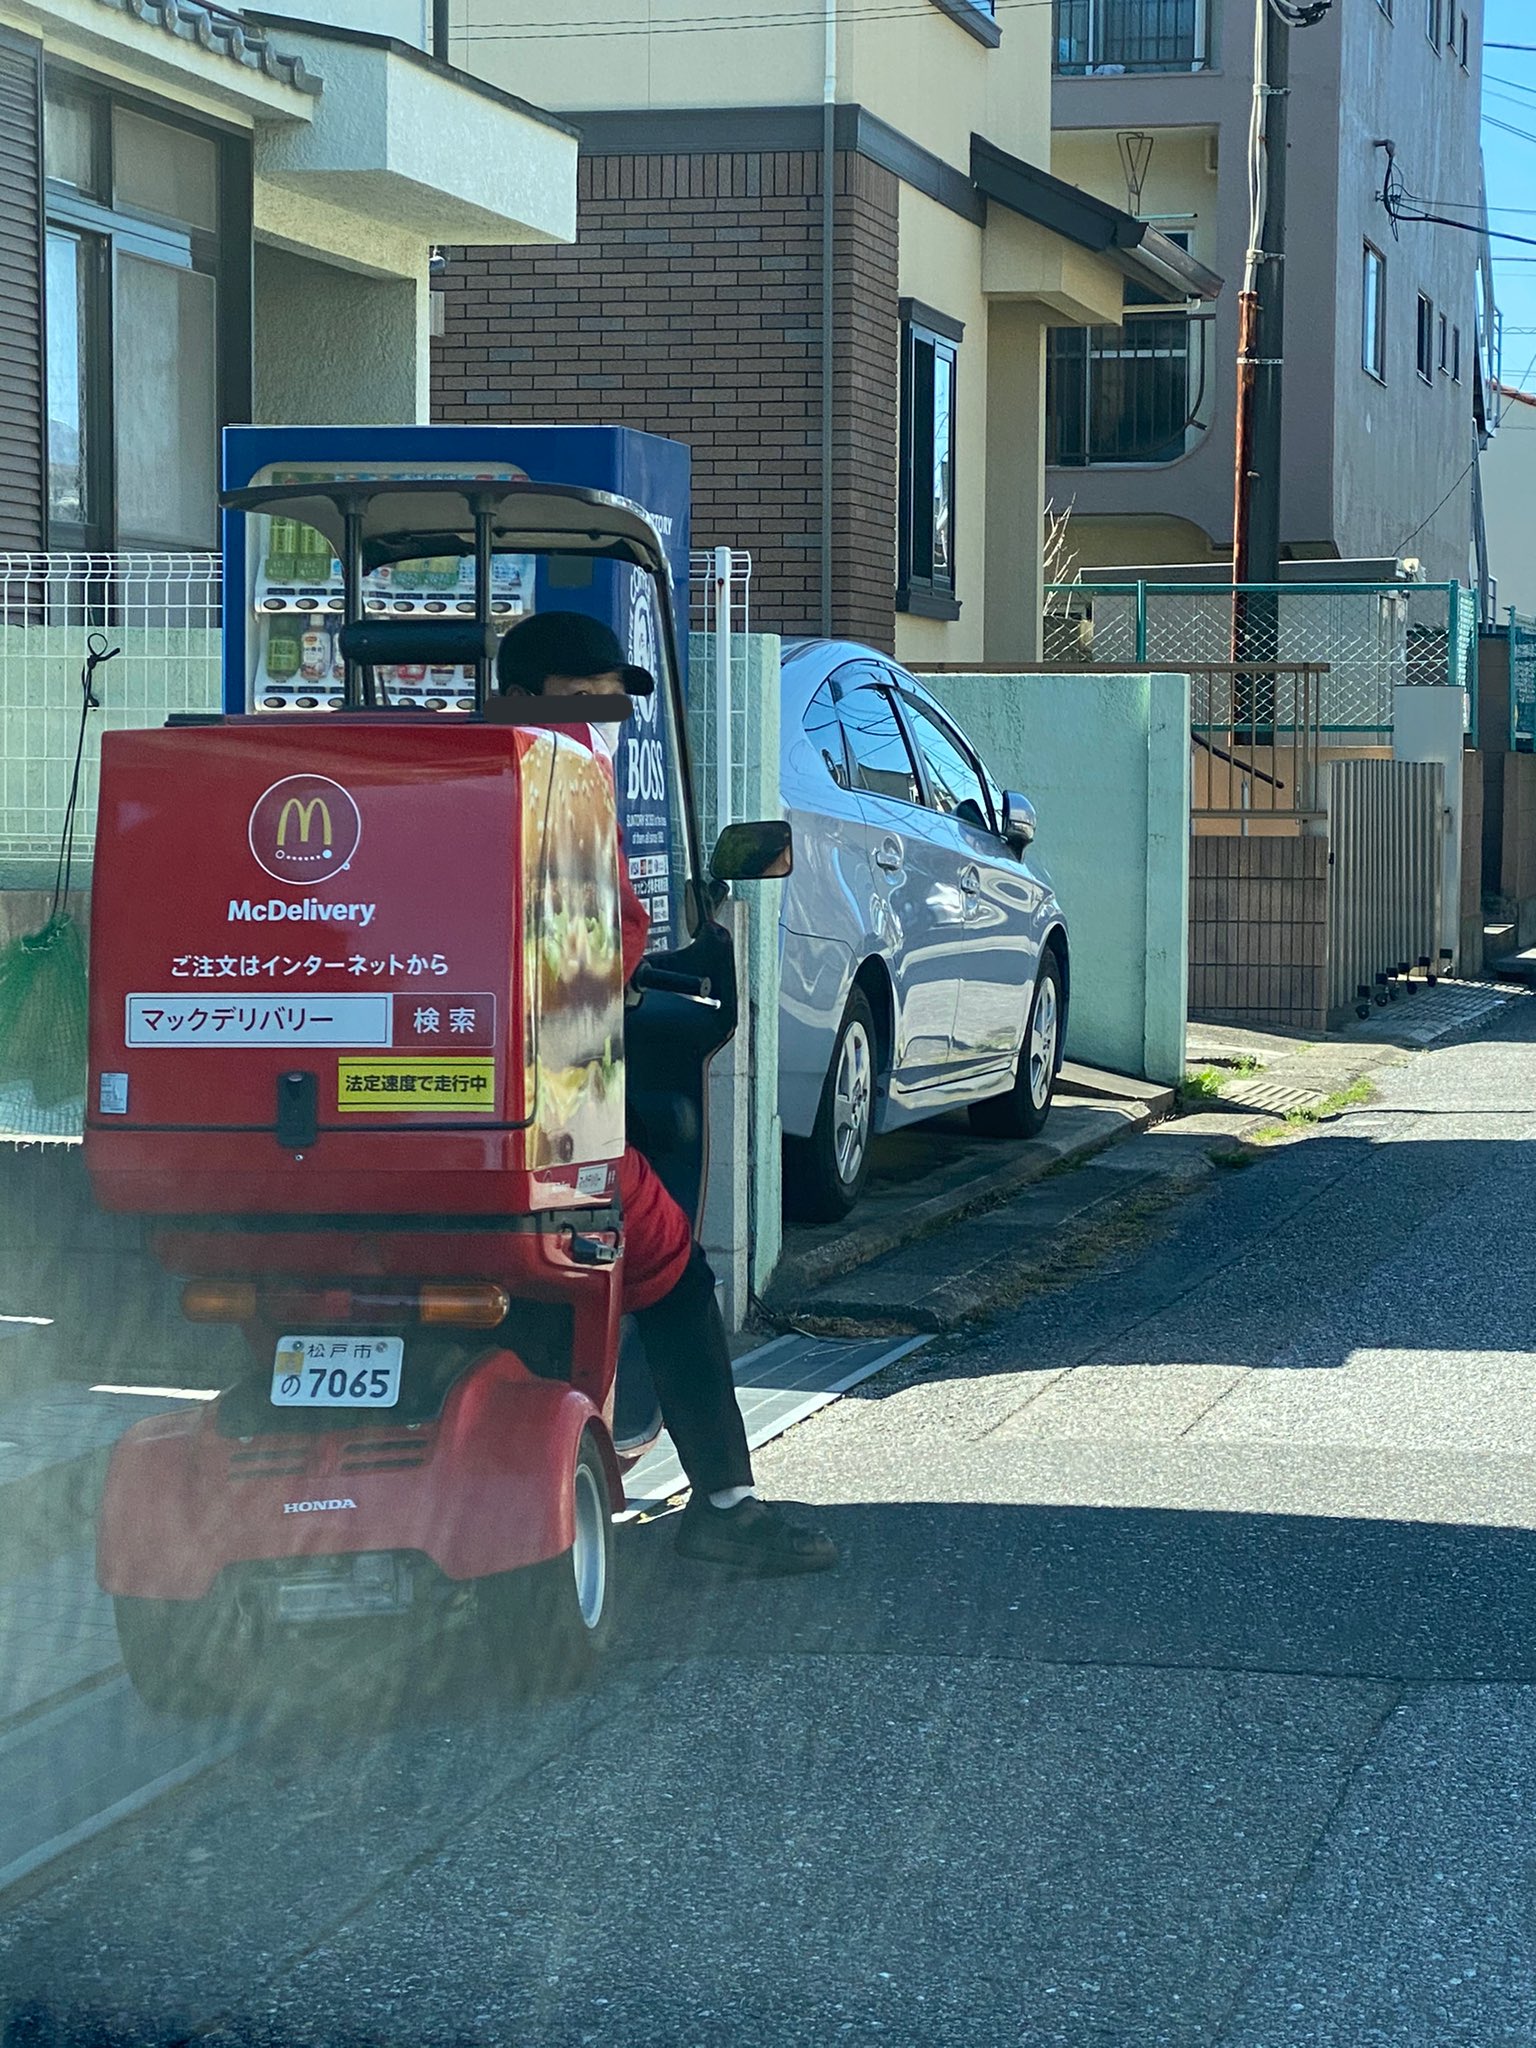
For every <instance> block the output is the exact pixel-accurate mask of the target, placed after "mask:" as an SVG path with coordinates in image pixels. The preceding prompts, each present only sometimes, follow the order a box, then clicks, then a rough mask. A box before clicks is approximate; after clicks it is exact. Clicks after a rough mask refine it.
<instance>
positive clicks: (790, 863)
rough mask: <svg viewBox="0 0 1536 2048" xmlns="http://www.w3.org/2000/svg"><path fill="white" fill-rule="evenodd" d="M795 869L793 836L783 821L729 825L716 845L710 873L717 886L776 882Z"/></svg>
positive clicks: (765, 820)
mask: <svg viewBox="0 0 1536 2048" xmlns="http://www.w3.org/2000/svg"><path fill="white" fill-rule="evenodd" d="M794 865H795V847H794V835H793V833H792V832H791V830H790V828H789V825H788V823H787V822H786V821H785V820H784V819H783V818H759V819H758V820H756V822H755V823H752V824H749V825H727V826H726V828H725V830H724V831H723V832H722V833H721V834H720V837H719V838H718V839H717V840H716V841H715V850H714V852H713V853H712V854H711V855H710V859H709V872H710V876H711V879H712V880H714V881H716V882H773V881H777V880H778V879H779V877H780V876H782V875H787V874H789V873H790V872H791V870H792V869H793V867H794Z"/></svg>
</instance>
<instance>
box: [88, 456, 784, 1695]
mask: <svg viewBox="0 0 1536 2048" xmlns="http://www.w3.org/2000/svg"><path fill="white" fill-rule="evenodd" d="M227 502H228V503H230V504H232V505H234V506H235V507H236V508H237V509H239V510H241V511H243V512H244V514H245V515H246V516H247V517H248V518H249V519H250V520H252V521H260V520H272V519H281V520H286V521H290V522H297V523H298V524H300V525H302V526H304V527H308V528H310V529H313V530H315V531H317V532H318V533H319V534H320V535H322V536H323V537H324V538H326V539H328V540H329V541H330V542H331V545H332V546H333V547H334V549H335V551H336V555H337V558H338V560H339V561H340V563H341V565H342V570H343V575H342V593H341V602H342V622H341V630H340V634H339V649H340V653H341V656H342V660H343V663H344V689H343V693H342V701H341V703H340V705H339V707H338V708H335V709H330V710H325V711H323V712H319V711H304V712H300V711H282V712H274V713H270V714H258V715H254V716H239V715H208V716H201V715H195V716H189V717H180V718H173V719H172V721H171V723H170V726H169V728H167V729H165V730H161V731H153V732H118V733H111V734H108V735H107V736H106V739H105V742H104V745H103V754H102V773H101V797H100V811H99V828H98V840H97V857H96V870H95V873H96V880H95V889H94V901H93V908H92V963H91V964H92V993H91V1081H90V1097H89V1102H90V1115H89V1118H88V1128H87V1132H86V1162H87V1166H88V1170H89V1172H90V1176H91V1179H92V1183H93V1186H94V1189H95V1192H96V1195H97V1198H98V1200H99V1201H100V1202H101V1203H102V1205H103V1206H104V1207H105V1208H108V1209H113V1210H121V1211H132V1212H138V1213H140V1214H145V1215H149V1216H152V1217H154V1218H156V1219H157V1223H156V1227H155V1230H154V1233H153V1243H154V1247H155V1250H156V1253H157V1256H158V1257H159V1258H160V1259H161V1260H162V1262H163V1263H164V1264H165V1265H166V1266H168V1267H169V1268H170V1270H171V1271H173V1272H174V1273H176V1274H178V1275H180V1276H183V1278H184V1280H185V1287H184V1293H183V1308H184V1312H185V1314H186V1315H187V1316H188V1317H189V1318H191V1319H192V1320H193V1321H194V1322H205V1323H231V1324H238V1325H239V1327H240V1330H241V1332H242V1333H243V1337H244V1340H245V1350H246V1354H247V1355H248V1358H249V1364H248V1367H247V1368H246V1369H245V1370H244V1371H243V1372H242V1373H241V1374H240V1375H239V1376H238V1377H237V1378H236V1379H235V1381H234V1383H233V1384H232V1385H229V1386H228V1387H227V1388H226V1389H225V1390H224V1391H223V1392H222V1393H221V1394H220V1395H219V1396H218V1398H217V1399H216V1400H214V1401H213V1402H211V1403H209V1404H208V1405H207V1406H204V1407H201V1408H199V1409H198V1410H196V1411H185V1410H184V1411H179V1412H175V1413H171V1414H166V1415H163V1416H158V1417H154V1418H151V1419H150V1420H148V1421H145V1422H142V1423H139V1424H137V1425H136V1426H135V1427H133V1428H132V1429H130V1430H129V1431H128V1432H127V1433H126V1435H125V1436H124V1437H123V1438H122V1439H121V1441H120V1442H119V1443H118V1445H117V1447H116V1449H115V1451H114V1453H113V1456H112V1460H111V1465H110V1469H109V1472H108V1475H107V1481H106V1489H105V1495H104V1498H103V1502H102V1508H101V1515H100V1522H99V1533H98V1550H97V1571H98V1577H99V1580H100V1583H101V1585H102V1587H103V1589H104V1590H105V1591H107V1592H109V1593H110V1594H112V1595H113V1597H114V1600H115V1605H116V1614H117V1626H118V1634H119V1639H120V1642H121V1646H122V1653H123V1659H124V1662H125V1664H126V1666H127V1669H128V1672H129V1675H130V1676H131V1678H132V1680H133V1682H134V1684H135V1686H136V1687H137V1688H138V1690H139V1692H140V1693H141V1695H142V1696H143V1697H144V1698H145V1699H146V1701H148V1702H149V1703H150V1704H151V1705H153V1706H156V1707H162V1708H169V1709H177V1710H191V1711H197V1710H209V1709H215V1708H226V1707H229V1706H231V1705H234V1704H236V1703H238V1701H239V1700H240V1698H241V1697H242V1696H243V1694H244V1692H245V1690H246V1689H247V1687H248V1686H249V1684H250V1682H251V1679H252V1677H253V1675H254V1671H255V1669H256V1667H257V1665H258V1663H259V1660H260V1659H261V1657H262V1655H263V1653H264V1651H265V1650H267V1649H270V1648H271V1647H273V1646H275V1645H278V1644H279V1643H281V1642H282V1641H283V1639H284V1638H285V1637H290V1636H292V1635H294V1634H296V1633H300V1632H304V1631H314V1630H316V1629H317V1628H323V1627H330V1628H335V1627H338V1626H351V1625H353V1624H357V1623H362V1622H368V1621H377V1620H378V1619H380V1618H383V1617H407V1616H415V1617H417V1618H418V1619H419V1620H423V1621H425V1622H426V1623H427V1624H428V1625H429V1626H430V1625H435V1624H436V1623H439V1622H443V1623H446V1622H448V1621H450V1620H453V1621H455V1622H456V1623H458V1624H463V1625H471V1626H473V1627H474V1628H475V1630H476V1631H477V1633H478V1636H479V1639H480V1640H481V1641H482V1642H483V1644H484V1646H485V1648H486V1649H487V1650H488V1651H489V1652H490V1654H491V1655H492V1656H493V1657H494V1658H495V1659H497V1661H498V1662H499V1663H500V1665H501V1666H502V1667H503V1668H504V1669H506V1670H507V1671H508V1672H509V1673H510V1674H512V1675H513V1676H515V1677H518V1678H521V1679H524V1680H526V1681H528V1682H530V1683H557V1684H558V1683H568V1682H571V1681H573V1680H575V1679H578V1678H579V1677H580V1676H581V1675H582V1674H583V1673H584V1672H586V1671H587V1670H588V1669H589V1668H590V1666H591V1665H592V1663H593V1660H594V1659H595V1657H596V1655H597V1653H598V1652H599V1650H600V1649H601V1646H602V1644H603V1641H604V1638H605V1636H606V1635H607V1634H608V1632H609V1627H610V1623H611V1617H612V1611H613V1550H612V1520H611V1518H612V1515H613V1513H614V1511H615V1510H616V1509H617V1508H619V1507H620V1506H621V1505H622V1501H623V1482H622V1472H623V1470H624V1469H625V1467H626V1464H627V1463H630V1462H633V1460H634V1459H635V1458H636V1457H638V1456H639V1455H640V1453H641V1452H642V1451H643V1450H644V1449H645V1448H646V1447H647V1446H648V1444H649V1443H650V1442H651V1441H653V1440H654V1438H655V1436H656V1434H657V1432H658V1429H659V1419H658V1417H657V1415H656V1412H655V1401H654V1396H651V1395H649V1393H648V1390H645V1389H642V1392H641V1395H640V1398H639V1399H638V1403H637V1402H636V1400H635V1399H634V1397H633V1395H632V1394H631V1395H630V1397H629V1398H626V1395H625V1390H624V1389H623V1388H620V1387H619V1386H618V1385H617V1380H618V1371H617V1368H618V1360H619V1353H620V1328H621V1320H620V1275H621V1270H622V1260H623V1256H624V1237H623V1219H622V1217H621V1216H620V1214H619V1213H618V1211H617V1209H616V1206H615V1190H616V1184H617V1174H616V1165H617V1161H618V1159H619V1158H620V1156H621V1154H622V1151H623V1147H624V1143H625V1131H626V1108H627V1110H628V1114H629V1117H630V1120H631V1128H632V1129H633V1130H634V1131H635V1132H636V1134H637V1136H638V1137H639V1139H640V1142H642V1144H643V1146H644V1148H645V1149H646V1151H647V1153H648V1155H649V1156H650V1157H651V1159H652V1162H653V1164H654V1165H655V1166H656V1168H657V1170H658V1172H659V1173H660V1174H661V1176H662V1178H663V1179H664V1180H665V1181H666V1182H667V1184H668V1185H669V1187H670V1188H671V1190H672V1192H673V1193H674V1194H675V1195H676V1196H677V1197H678V1199H679V1200H680V1201H681V1202H682V1204H683V1206H684V1207H685V1209H687V1210H689V1211H690V1212H691V1213H694V1214H697V1211H698V1207H699V1204H700V1201H701V1198H702V1191H703V1176H704V1167H705V1157H704V1153H705V1146H704V1123H705V1120H704V1083H705V1076H706V1072H707V1068H708V1064H709V1061H710V1058H711V1057H712V1055H713V1053H714V1052H715V1051H716V1050H717V1049H718V1047H719V1046H720V1045H722V1044H723V1043H724V1042H725V1041H726V1040H727V1039H728V1038H729V1036H730V1035H731V1033H732V1031H733V1029H734V1027H735V1021H736V1020H735V987H736V983H735V973H734V968H733V964H732V957H731V941H730V936H729V933H728V932H727V931H726V929H725V928H724V927H723V926H722V925H721V924H720V923H719V922H718V921H717V920H716V917H715V915H714V912H715V910H716V909H717V908H718V905H719V902H720V900H721V897H722V895H723V885H724V884H725V883H728V882H730V881H738V880H747V879H752V878H756V877H762V876H766V875H770V874H779V873H784V872H787V869H788V864H789V858H790V854H789V828H788V826H787V825H785V824H783V823H782V822H779V821H768V822H766V823H764V824H761V825H737V826H731V827H728V828H727V830H726V831H725V832H724V833H723V834H722V835H721V838H720V841H719V843H718V845H717V847H716V849H715V853H714V857H713V861H712V863H711V867H710V871H709V873H708V875H706V874H704V873H703V872H702V871H701V868H700V864H699V860H698V831H697V822H696V817H695V812H694V807H693V798H692V789H691V783H690V776H689V761H688V749H687V743H686V733H685V727H684V723H683V717H682V701H681V693H680V687H679V681H678V664H677V656H676V643H675V637H674V628H673V623H672V609H671V603H670V592H669V581H668V573H667V564H666V556H665V553H664V550H663V545H662V541H661V539H660V537H659V536H658V534H657V531H656V529H655V527H654V526H653V525H652V523H651V522H650V520H649V519H648V518H647V516H646V515H645V514H644V513H643V512H642V511H641V510H640V509H639V508H638V507H636V506H633V505H631V504H629V503H627V502H625V501H623V500H621V499H617V498H614V497H610V496H608V495H606V494H604V493H601V492H597V491H591V490H577V489H567V488H564V487H560V486H554V485H540V484H531V483H526V482H518V483H504V482H494V481H493V482H486V481H483V480H482V481H474V480H465V481H463V482H462V483H460V482H449V483H445V482H443V481H440V480H427V479H420V480H412V481H405V482H400V481H395V482H362V481H347V480H342V481H338V482H336V483H334V484H326V483H308V484H306V485H304V486H303V487H302V488H297V487H294V486H291V485H262V486H257V487H255V488H252V489H248V490H245V491H242V492H237V493H233V494H231V497H230V498H229V500H227ZM503 552H506V553H510V554H515V555H517V556H520V557H524V558H526V557H529V556H539V555H547V556H561V557H568V558H576V559H577V561H578V562H579V561H580V560H581V559H582V558H586V559H587V560H589V561H590V560H592V559H594V558H595V559H597V560H603V561H612V562H616V563H620V564H627V565H629V566H630V568H631V569H633V570H637V571H640V572H642V573H643V574H644V576H645V577H647V578H649V580H650V584H651V587H652V591H653V594H654V602H655V613H656V617H657V618H658V620H659V622H660V627H661V631H660V635H659V647H658V650H657V667H658V671H659V672H658V676H657V691H658V696H659V699H660V703H659V707H658V710H657V716H658V717H659V718H660V719H661V720H662V721H663V726H664V730H665V733H666V737H667V740H668V743H669V744H668V746H667V748H666V754H667V757H668V759H669V761H670V764H671V766H670V781H671V788H670V791H669V797H670V805H669V809H670V815H671V820H672V834H671V845H670V847H669V848H668V851H667V860H668V862H669V863H670V866H671V879H672V880H673V882H675V884H676V886H677V889H678V892H679V897H680V901H681V905H682V911H681V917H680V920H679V922H680V923H682V924H683V925H685V926H686V933H685V934H680V936H683V938H684V942H683V943H682V944H681V945H680V946H678V947H677V949H676V950H674V951H672V952H670V953H663V954H653V955H651V956H650V957H649V958H648V959H647V960H646V962H645V963H644V964H643V966H642V969H641V971H640V972H639V973H638V974H637V976H636V977H635V981H636V984H638V987H639V989H640V990H643V999H642V1000H640V1001H639V1002H638V1003H637V1002H636V1001H635V994H634V993H633V992H632V993H631V995H630V998H629V1001H628V1002H626V991H625V987H624V977H623V966H622V954H621V947H620V924H619V884H618V868H617V858H618V856H617V851H616V849H617V834H616V815H615V790H614V783H613V777H612V771H611V769H610V767H609V765H608V763H607V762H606V760H605V759H604V757H603V754H602V751H601V749H599V748H595V747H594V746H593V745H592V744H591V737H592V736H591V734H590V731H589V729H588V727H587V726H586V724H585V723H584V721H585V720H586V719H589V718H593V717H601V718H603V719H605V720H611V719H613V718H615V717H616V716H617V715H620V714H623V713H624V712H626V711H627V709H628V708H629V707H628V706H627V704H626V703H625V702H624V701H623V700H619V701H618V702H617V703H616V701H615V700H614V699H611V698H604V699H601V700H595V699H590V698H588V699H578V698H568V699H565V700H563V701H562V700H551V699H549V698H540V699H537V700H528V701H522V700H517V704H518V708H517V709H516V710H515V711H513V710H512V709H511V708H510V707H511V703H512V701H513V700H506V699H502V698H498V697H496V696H495V695H494V694H493V693H492V691H491V689H490V682H491V675H492V663H493V658H494V653H495V646H496V626H495V622H494V621H493V617H492V610H491V599H490V592H491V585H492V564H493V562H494V560H495V558H496V557H497V556H498V555H499V554H501V553H503ZM451 555H459V556H465V555H470V556H472V557H473V559H474V563H475V570H476V574H475V592H474V600H473V612H474V615H473V617H463V616H458V617H449V618H437V617H432V616H413V617H411V618H409V619H405V620H398V619H393V618H390V617H388V616H383V617H381V616H379V612H380V610H381V607H380V606H379V605H378V603H377V601H376V600H370V597H369V588H370V586H369V583H368V581H367V579H368V577H369V574H370V572H372V571H375V570H377V569H379V568H381V567H391V566H393V565H398V564H400V563H404V562H413V561H421V560H423V559H426V558H439V559H440V558H442V557H445V556H451ZM566 573H567V574H571V573H577V574H579V573H580V572H579V571H577V572H569V571H568V572H566ZM374 587H375V588H376V587H377V586H374ZM422 664H425V665H426V666H427V667H428V668H429V669H439V670H441V669H443V668H445V667H448V668H451V667H458V668H460V669H461V671H462V672H464V673H465V674H466V675H472V677H473V684H474V687H473V691H472V693H471V692H470V691H469V690H468V689H467V688H466V690H465V691H464V692H463V693H462V695H463V696H464V698H466V699H468V700H469V701H470V702H471V703H472V705H473V708H472V709H468V710H463V709H451V708H449V709H442V710H430V709H423V708H418V707H416V706H401V705H400V704H399V703H398V702H397V701H391V690H392V682H391V678H392V677H393V676H394V675H396V674H397V673H398V671H399V670H400V669H401V668H402V667H410V666H419V665H422ZM627 1377H628V1374H627V1368H626V1379H627Z"/></svg>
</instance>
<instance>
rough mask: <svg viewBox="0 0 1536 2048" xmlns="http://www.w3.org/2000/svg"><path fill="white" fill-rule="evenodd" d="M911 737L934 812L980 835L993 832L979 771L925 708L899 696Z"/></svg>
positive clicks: (915, 700) (990, 815) (992, 822)
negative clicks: (925, 776)
mask: <svg viewBox="0 0 1536 2048" xmlns="http://www.w3.org/2000/svg"><path fill="white" fill-rule="evenodd" d="M903 696H904V699H905V703H906V710H907V716H908V718H909V719H910V720H911V722H912V736H913V738H914V739H915V740H916V741H917V747H918V752H919V753H920V754H921V755H922V757H923V764H924V766H925V767H926V768H927V770H928V784H929V787H930V788H931V789H932V791H933V801H934V805H935V807H936V808H937V809H939V810H941V811H946V812H948V813H949V814H950V815H951V816H952V817H956V818H959V819H960V821H961V822H962V823H963V824H966V825H974V826H976V827H977V828H978V829H979V830H981V831H983V832H995V831H996V830H997V826H996V822H995V820H994V818H993V815H992V800H991V798H990V797H989V796H988V794H987V785H986V782H985V780H984V779H983V777H982V773H981V769H980V768H979V767H978V765H977V763H976V762H975V761H974V760H973V759H972V758H971V756H970V754H969V753H968V752H966V751H963V750H962V749H961V747H960V745H959V743H958V741H957V740H956V738H955V736H954V734H953V733H951V732H950V731H948V729H947V728H946V727H944V726H942V725H940V723H939V722H938V720H937V719H936V718H935V717H934V716H933V714H932V712H931V711H929V709H928V708H927V706H926V705H924V704H921V703H919V702H918V700H917V699H916V698H915V697H910V696H906V695H905V693H903Z"/></svg>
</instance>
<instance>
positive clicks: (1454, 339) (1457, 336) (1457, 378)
mask: <svg viewBox="0 0 1536 2048" xmlns="http://www.w3.org/2000/svg"><path fill="white" fill-rule="evenodd" d="M1451 381H1452V383H1454V384H1459V383H1460V382H1461V329H1460V328H1459V327H1453V328H1452V329H1451Z"/></svg>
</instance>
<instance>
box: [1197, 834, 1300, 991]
mask: <svg viewBox="0 0 1536 2048" xmlns="http://www.w3.org/2000/svg"><path fill="white" fill-rule="evenodd" d="M1189 855H1190V867H1189V1013H1190V1015H1191V1016H1192V1017H1200V1018H1204V1019H1207V1020H1210V1021H1214V1022H1221V1023H1231V1024H1280V1025H1289V1026H1291V1027H1292V1028H1293V1029H1295V1030H1298V1031H1321V1030H1323V1029H1324V1028H1325V1027H1326V1024H1327V1020H1328V841H1327V840H1326V839H1322V838H1313V837H1308V838H1297V839H1281V838H1274V839H1270V838H1253V839H1236V838H1234V839H1228V838H1218V837H1215V836H1207V835H1205V834H1197V835H1196V836H1195V837H1194V838H1192V839H1191V840H1190V842H1189Z"/></svg>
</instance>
